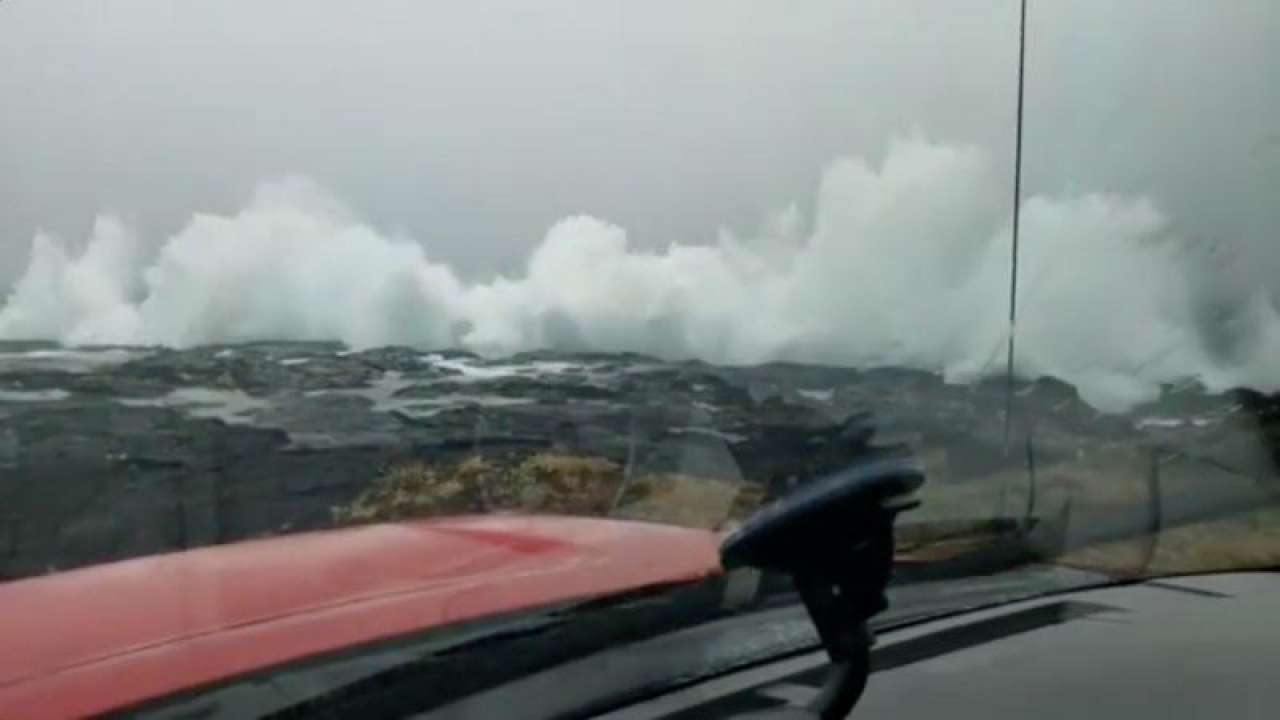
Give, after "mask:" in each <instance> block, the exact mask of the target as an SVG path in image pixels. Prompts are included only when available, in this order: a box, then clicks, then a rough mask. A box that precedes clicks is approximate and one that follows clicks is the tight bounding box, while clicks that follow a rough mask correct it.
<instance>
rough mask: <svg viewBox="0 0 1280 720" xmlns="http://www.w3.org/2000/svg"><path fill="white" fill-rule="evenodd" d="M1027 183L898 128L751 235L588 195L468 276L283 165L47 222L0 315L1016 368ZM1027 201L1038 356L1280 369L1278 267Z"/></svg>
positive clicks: (512, 345) (1161, 224) (478, 346)
mask: <svg viewBox="0 0 1280 720" xmlns="http://www.w3.org/2000/svg"><path fill="white" fill-rule="evenodd" d="M1008 201H1009V186H1008V179H1007V178H1004V177H1000V176H997V175H996V174H995V173H994V172H993V167H992V163H991V162H990V159H989V158H988V157H986V155H985V154H984V152H983V151H982V150H980V149H978V148H976V147H969V146H961V145H948V144H938V143H933V142H929V141H927V140H924V139H921V138H904V139H899V140H897V141H895V142H893V143H891V145H890V147H889V150H888V152H887V154H886V156H885V158H884V160H883V162H882V163H881V164H879V165H878V166H875V165H872V164H871V163H869V162H867V161H866V160H864V159H861V158H857V157H846V158H840V159H837V160H835V161H834V162H832V163H831V164H830V165H829V166H828V167H827V168H826V170H825V171H824V172H823V174H822V178H821V183H820V186H819V191H818V195H817V197H816V198H815V199H814V201H813V207H812V211H811V212H808V211H804V210H801V209H800V208H799V207H796V206H792V207H789V208H785V209H783V210H782V211H780V212H778V213H776V215H775V216H774V217H773V218H771V220H770V221H769V222H767V223H765V224H764V227H763V228H762V229H761V230H760V231H759V232H757V233H754V234H752V235H751V236H747V237H739V236H735V235H734V234H732V233H730V232H728V231H721V233H720V235H719V237H717V238H714V239H713V240H714V242H709V243H708V244H702V245H681V244H672V245H670V246H668V247H667V248H666V249H665V250H662V251H659V252H642V251H639V250H635V249H632V248H630V247H629V246H628V242H627V234H626V230H625V229H623V228H620V227H617V226H615V225H612V224H610V223H609V222H608V221H607V220H605V219H599V218H594V217H590V216H586V215H580V216H575V217H568V218H565V219H563V220H561V221H559V222H557V223H556V224H554V225H553V226H552V227H551V228H550V229H549V230H548V231H547V232H546V235H545V237H544V238H543V240H542V242H541V243H540V244H539V245H538V246H537V248H536V249H535V250H534V251H533V252H532V253H531V255H530V256H529V258H528V261H527V263H526V265H525V268H524V271H523V273H521V274H518V275H515V276H512V277H500V278H497V279H495V280H492V281H489V282H478V283H468V282H464V281H462V280H461V279H460V278H459V277H458V276H457V275H456V274H455V272H454V271H453V270H452V269H451V268H449V267H448V266H446V265H443V264H440V263H437V262H433V261H432V260H431V258H430V256H429V248H430V243H429V239H427V243H426V244H425V245H423V244H420V243H419V242H417V241H416V240H415V239H412V238H405V237H396V236H389V235H387V234H384V233H381V232H379V231H378V230H375V229H374V228H373V227H371V226H370V225H367V224H365V223H363V222H362V221H361V220H360V219H359V218H358V216H357V215H356V214H355V213H354V212H352V211H351V210H348V209H346V208H345V207H344V206H343V204H342V203H341V202H340V201H339V200H338V199H336V198H333V197H331V196H330V195H329V194H328V193H327V192H325V191H324V189H323V188H320V187H318V186H316V185H315V184H314V183H312V182H310V181H308V180H306V179H305V178H286V179H284V180H278V181H272V182H264V183H262V184H261V185H260V186H259V187H258V188H257V190H256V191H255V193H254V196H253V198H252V200H251V202H250V203H249V204H248V205H247V206H246V207H245V208H244V209H243V210H241V211H240V212H239V213H237V214H235V215H233V216H222V215H205V214H198V215H195V216H194V217H192V218H191V220H190V222H189V223H188V224H187V225H186V226H185V227H184V228H183V229H182V230H181V231H179V232H178V233H177V234H176V235H174V236H172V237H170V238H169V239H168V240H167V241H166V242H165V243H164V244H163V245H162V246H161V248H160V250H159V251H158V253H143V252H142V251H141V250H140V247H141V246H140V244H139V242H138V240H137V238H135V237H134V236H133V235H132V234H131V233H130V231H129V229H128V228H126V227H125V226H124V225H123V224H122V223H121V222H120V221H118V220H116V219H115V218H113V217H110V216H102V217H100V218H99V219H98V221H97V222H96V223H95V225H94V228H93V230H92V232H91V235H90V237H89V238H88V239H87V242H85V243H84V244H83V245H82V248H83V249H82V250H80V251H72V250H71V249H70V248H69V246H67V245H66V244H64V243H62V242H60V241H59V240H57V239H55V238H52V237H48V236H45V235H40V236H37V237H36V238H35V239H34V241H33V245H32V252H31V259H30V263H29V265H28V267H27V268H26V270H25V272H24V273H23V274H22V276H21V278H20V279H19V281H18V282H17V283H16V284H15V286H14V288H13V289H12V292H11V293H10V295H9V297H8V299H7V300H6V301H5V303H4V305H3V307H2V308H0V339H52V340H57V341H59V342H62V343H65V344H70V345H78V344H100V343H111V344H137V345H152V344H158V345H167V346H174V347H188V346H193V345H200V344H208V343H226V342H241V341H250V340H263V339H285V340H340V341H342V342H345V343H347V344H349V345H351V346H354V347H371V346H378V345H387V344H408V345H415V346H421V347H429V348H443V347H461V348H466V349H471V350H475V351H478V352H481V353H485V354H505V353H510V352H515V351H520V350H529V349H542V348H551V349H570V350H581V349H590V350H598V351H636V352H642V353H649V354H654V355H658V356H661V357H665V358H700V359H703V360H706V361H709V362H714V363H731V364H742V363H757V362H763V361H768V360H791V361H801V362H819V363H831V364H841V365H853V366H862V367H873V366H904V367H913V368H921V369H926V370H931V371H936V372H940V373H943V374H944V375H946V376H948V377H949V378H952V379H955V380H967V379H973V378H976V377H979V376H982V375H985V374H998V373H1001V372H1003V369H1004V367H1003V364H1004V348H1005V342H1006V336H1007V323H1008V319H1007V313H1008V288H1009V285H1008V282H1009V231H1010V218H1009V213H1008ZM1022 219H1023V227H1022V239H1023V244H1022V254H1021V262H1020V275H1021V281H1020V292H1019V323H1018V331H1017V349H1018V352H1017V359H1016V365H1017V367H1016V369H1017V372H1018V373H1019V374H1020V375H1022V376H1025V377H1037V376H1041V375H1052V376H1055V377H1058V378H1061V379H1064V380H1067V381H1069V382H1072V383H1074V384H1075V385H1076V386H1077V387H1078V388H1079V389H1080V391H1081V393H1082V395H1083V396H1084V398H1085V399H1086V400H1087V401H1089V402H1090V403H1092V404H1094V405H1095V406H1097V407H1099V408H1102V409H1105V410H1113V409H1121V408H1124V407H1127V406H1130V405H1132V404H1134V403H1137V402H1140V401H1142V400H1144V399H1148V398H1151V397H1153V396H1154V395H1155V394H1156V393H1158V390H1159V384H1160V383H1162V382H1170V381H1176V380H1181V379H1186V378H1195V379H1199V380H1201V381H1202V382H1204V383H1205V384H1206V385H1208V386H1209V387H1210V388H1213V389H1220V388H1226V387H1230V386H1232V385H1250V386H1255V387H1265V388H1273V387H1276V386H1280V363H1277V362H1275V358H1278V357H1280V315H1278V314H1277V311H1276V308H1275V306H1274V304H1273V303H1272V301H1271V298H1270V295H1269V294H1268V292H1267V289H1266V288H1256V289H1251V288H1243V289H1242V288H1238V287H1234V286H1233V287H1232V290H1231V292H1230V293H1229V294H1223V293H1221V292H1215V291H1214V290H1213V288H1215V287H1222V286H1223V285H1224V283H1223V279H1222V277H1219V274H1220V273H1223V272H1226V271H1225V270H1223V269H1222V265H1221V263H1219V262H1217V261H1213V260H1212V259H1211V258H1210V257H1209V256H1208V255H1207V254H1206V253H1205V252H1204V251H1203V247H1202V246H1200V245H1197V244H1193V243H1191V242H1188V241H1187V240H1185V239H1183V238H1180V237H1178V236H1177V235H1176V234H1175V233H1174V231H1173V228H1172V226H1171V223H1170V221H1169V219H1168V218H1166V217H1165V215H1164V214H1163V213H1162V212H1161V210H1160V209H1159V208H1158V207H1156V206H1155V205H1154V204H1153V203H1152V202H1151V201H1150V200H1149V199H1147V198H1143V197H1124V196H1115V195H1102V194H1080V195H1073V196H1069V197H1046V196H1034V197H1030V198H1027V199H1026V200H1025V203H1024V206H1023V214H1022ZM424 248H425V249H424ZM1209 306H1212V310H1207V309H1206V308H1207V307H1209ZM1223 318H1229V322H1227V321H1226V320H1223ZM1224 348H1229V351H1224Z"/></svg>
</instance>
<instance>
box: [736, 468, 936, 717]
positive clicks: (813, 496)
mask: <svg viewBox="0 0 1280 720" xmlns="http://www.w3.org/2000/svg"><path fill="white" fill-rule="evenodd" d="M923 484H924V472H923V470H921V468H920V467H919V466H918V465H917V464H915V463H914V462H913V461H911V460H910V459H908V458H905V457H896V456H891V457H881V458H878V459H874V460H870V461H868V462H864V463H859V464H857V465H854V466H851V467H849V468H846V469H844V470H842V471H840V472H837V473H834V474H832V475H828V476H826V477H823V478H819V479H817V480H814V481H813V482H810V483H807V484H805V485H803V486H801V487H800V488H798V489H797V490H795V491H794V492H792V493H791V494H789V495H787V496H785V497H783V498H781V499H779V500H778V501H777V502H775V503H773V504H772V505H770V506H768V507H766V508H764V509H763V510H761V511H760V512H758V513H756V514H755V515H753V516H752V517H751V518H750V519H748V520H747V522H746V523H745V524H744V525H743V526H742V527H741V528H739V529H738V530H737V531H736V532H734V533H733V534H732V535H730V536H729V537H728V538H726V539H725V541H724V543H723V544H722V545H721V546H720V559H721V563H722V564H723V565H724V567H725V569H733V568H737V567H753V568H759V569H761V570H766V571H773V572H781V573H786V574H787V575H790V576H791V578H792V580H793V582H794V583H795V586H796V590H797V591H798V592H799V594H800V599H801V600H802V601H803V602H804V605H805V609H807V610H808V611H809V616H810V617H811V618H812V619H813V623H814V625H815V626H816V627H817V630H818V636H819V637H820V638H821V640H822V645H823V647H824V648H825V649H826V651H827V654H828V655H829V656H830V657H831V663H832V670H831V673H830V674H829V675H828V678H827V682H826V684H825V686H824V687H823V690H822V692H821V693H820V694H819V695H818V697H817V698H816V699H815V700H814V701H813V702H812V703H810V705H809V707H808V708H807V710H806V711H805V713H807V714H802V715H801V716H806V717H818V718H822V719H823V720H840V719H843V718H845V717H847V716H848V714H849V711H850V710H852V709H853V706H854V704H855V703H857V701H858V698H860V697H861V696H862V691H863V690H864V689H865V688H866V683H867V678H868V676H869V675H870V672H871V665H870V651H871V645H872V644H873V643H874V641H875V639H874V636H873V635H872V633H871V630H870V629H869V627H868V625H867V621H868V620H869V619H870V618H871V617H872V616H873V615H875V614H877V613H879V612H881V611H882V610H884V609H885V608H887V607H888V605H889V603H888V599H887V598H886V597H885V588H886V587H887V586H888V584H889V579H890V576H891V575H892V572H893V523H894V520H895V519H896V518H897V516H898V513H900V512H902V511H904V510H908V509H910V508H913V507H915V506H916V505H918V504H919V503H918V501H916V500H915V498H914V497H913V494H914V492H915V491H916V490H917V489H919V488H920V486H921V485H923ZM793 715H794V713H793Z"/></svg>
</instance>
